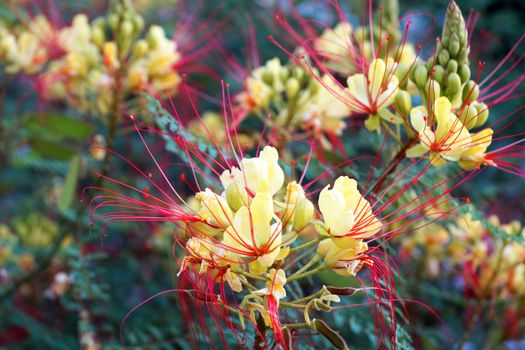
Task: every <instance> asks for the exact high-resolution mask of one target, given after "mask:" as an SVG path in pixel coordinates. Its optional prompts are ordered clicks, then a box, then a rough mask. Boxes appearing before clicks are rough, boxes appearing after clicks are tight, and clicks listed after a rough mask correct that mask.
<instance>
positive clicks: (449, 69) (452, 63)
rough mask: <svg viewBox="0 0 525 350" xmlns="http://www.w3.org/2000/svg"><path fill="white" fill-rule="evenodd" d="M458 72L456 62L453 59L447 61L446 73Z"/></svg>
mask: <svg viewBox="0 0 525 350" xmlns="http://www.w3.org/2000/svg"><path fill="white" fill-rule="evenodd" d="M457 71H458V62H457V61H456V60H454V59H452V60H450V61H448V64H447V72H448V73H449V74H450V73H457Z"/></svg>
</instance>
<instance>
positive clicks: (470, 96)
mask: <svg viewBox="0 0 525 350" xmlns="http://www.w3.org/2000/svg"><path fill="white" fill-rule="evenodd" d="M478 96H479V86H478V84H476V82H475V81H473V80H469V81H468V82H467V83H466V84H465V87H464V88H463V99H464V100H467V102H471V103H472V102H474V101H476V99H477V98H478Z"/></svg>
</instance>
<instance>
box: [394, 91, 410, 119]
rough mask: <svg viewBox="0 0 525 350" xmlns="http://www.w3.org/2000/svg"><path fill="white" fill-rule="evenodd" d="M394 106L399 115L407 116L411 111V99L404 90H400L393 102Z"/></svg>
mask: <svg viewBox="0 0 525 350" xmlns="http://www.w3.org/2000/svg"><path fill="white" fill-rule="evenodd" d="M394 106H395V107H396V109H397V110H398V112H399V113H401V115H404V116H407V115H408V113H410V110H411V109H412V97H411V96H410V94H409V93H408V92H407V91H405V90H400V91H399V92H398V93H397V95H396V98H395V100H394Z"/></svg>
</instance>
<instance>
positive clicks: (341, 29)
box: [314, 22, 352, 62]
mask: <svg viewBox="0 0 525 350" xmlns="http://www.w3.org/2000/svg"><path fill="white" fill-rule="evenodd" d="M351 45H352V25H351V24H350V23H348V22H341V23H339V24H337V25H336V26H335V27H334V28H333V29H331V28H328V29H326V30H325V31H324V32H323V34H321V36H320V37H319V39H317V41H316V42H315V44H314V47H315V49H316V50H317V51H319V52H320V53H321V54H322V55H323V56H328V57H329V58H332V59H333V60H334V61H336V62H341V61H342V59H344V58H347V56H348V55H349V46H351Z"/></svg>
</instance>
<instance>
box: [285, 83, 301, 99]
mask: <svg viewBox="0 0 525 350" xmlns="http://www.w3.org/2000/svg"><path fill="white" fill-rule="evenodd" d="M300 88H301V86H300V84H299V82H298V81H297V79H295V78H293V77H292V78H290V79H288V81H287V82H286V97H288V99H290V100H291V99H293V98H294V97H295V96H297V93H298V92H299V89H300Z"/></svg>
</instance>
